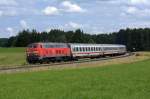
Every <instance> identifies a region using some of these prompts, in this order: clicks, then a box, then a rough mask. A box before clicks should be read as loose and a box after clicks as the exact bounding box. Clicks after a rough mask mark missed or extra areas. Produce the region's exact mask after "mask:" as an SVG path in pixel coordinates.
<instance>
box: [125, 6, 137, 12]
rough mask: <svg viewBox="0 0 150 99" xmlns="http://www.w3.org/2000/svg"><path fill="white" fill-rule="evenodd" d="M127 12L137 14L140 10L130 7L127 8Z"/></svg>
mask: <svg viewBox="0 0 150 99" xmlns="http://www.w3.org/2000/svg"><path fill="white" fill-rule="evenodd" d="M126 12H127V13H128V14H135V13H137V12H138V9H137V8H136V7H128V8H127V10H126Z"/></svg>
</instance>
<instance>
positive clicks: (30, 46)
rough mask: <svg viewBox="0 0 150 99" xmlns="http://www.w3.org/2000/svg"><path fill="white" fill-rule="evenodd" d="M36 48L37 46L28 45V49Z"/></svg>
mask: <svg viewBox="0 0 150 99" xmlns="http://www.w3.org/2000/svg"><path fill="white" fill-rule="evenodd" d="M37 47H38V45H37V44H30V45H28V48H37Z"/></svg>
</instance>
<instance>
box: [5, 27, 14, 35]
mask: <svg viewBox="0 0 150 99" xmlns="http://www.w3.org/2000/svg"><path fill="white" fill-rule="evenodd" d="M6 31H7V32H9V36H13V35H14V29H13V28H11V27H8V28H6Z"/></svg>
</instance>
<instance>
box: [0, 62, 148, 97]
mask: <svg viewBox="0 0 150 99" xmlns="http://www.w3.org/2000/svg"><path fill="white" fill-rule="evenodd" d="M149 97H150V59H147V60H144V61H139V62H134V63H129V64H120V65H108V66H103V67H93V68H88V67H87V68H80V69H69V70H68V69H62V70H47V71H39V72H25V73H14V74H0V99H148V98H149Z"/></svg>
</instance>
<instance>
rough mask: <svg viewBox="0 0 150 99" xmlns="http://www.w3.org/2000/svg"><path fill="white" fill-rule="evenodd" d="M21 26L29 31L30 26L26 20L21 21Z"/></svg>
mask: <svg viewBox="0 0 150 99" xmlns="http://www.w3.org/2000/svg"><path fill="white" fill-rule="evenodd" d="M20 25H21V27H22V28H23V29H27V28H28V25H27V22H26V21H25V20H21V21H20Z"/></svg>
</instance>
